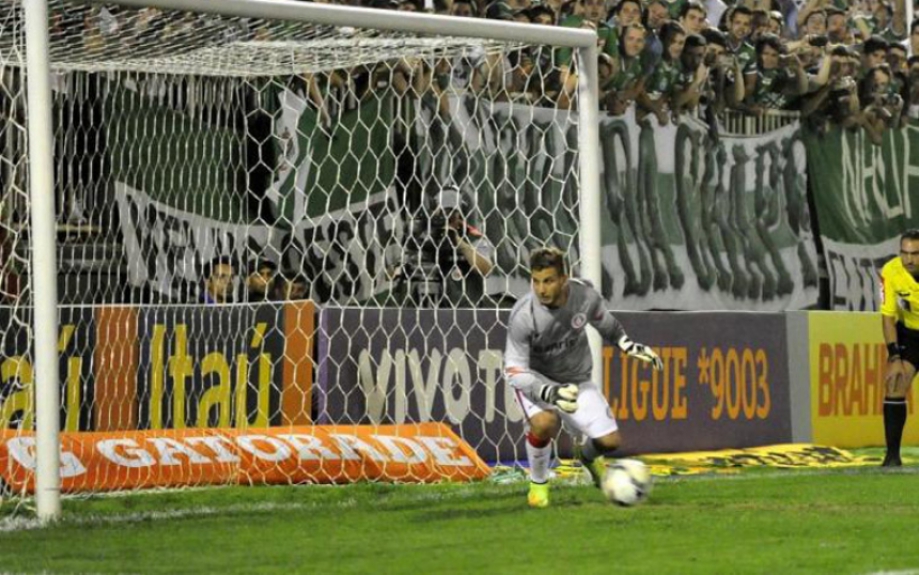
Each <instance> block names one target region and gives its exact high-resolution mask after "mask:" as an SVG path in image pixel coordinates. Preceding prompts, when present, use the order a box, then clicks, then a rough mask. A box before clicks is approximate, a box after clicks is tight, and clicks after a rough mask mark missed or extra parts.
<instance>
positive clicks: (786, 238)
mask: <svg viewBox="0 0 919 575" xmlns="http://www.w3.org/2000/svg"><path fill="white" fill-rule="evenodd" d="M473 104H475V105H473ZM450 109H451V113H450V116H449V118H444V117H443V115H437V114H436V113H435V112H434V111H433V110H431V109H429V108H428V109H425V108H424V107H423V106H422V109H421V111H420V113H419V114H418V116H417V117H418V120H417V125H416V132H418V133H424V134H425V135H426V137H428V138H430V143H429V144H428V145H427V146H425V147H424V148H423V149H422V150H421V152H420V153H419V157H418V164H417V165H418V166H419V168H420V172H421V173H423V174H429V173H433V174H434V177H435V179H436V180H437V181H454V182H461V183H463V182H473V183H474V190H475V195H476V202H477V204H478V211H479V212H480V213H482V214H486V216H485V217H484V222H483V226H482V227H483V231H484V233H485V234H486V235H487V236H488V237H489V239H490V240H491V241H492V243H493V244H494V245H495V246H496V259H497V262H496V264H497V268H498V271H496V272H492V278H491V281H492V282H498V283H499V284H500V282H506V286H507V288H506V291H509V292H512V293H515V294H520V293H522V292H523V291H525V290H526V289H527V285H526V269H525V254H526V253H527V252H528V251H529V250H530V249H532V248H533V247H536V246H539V245H546V244H549V245H555V246H557V247H559V248H561V249H563V250H566V251H568V252H569V254H570V256H571V261H572V262H575V269H576V268H577V262H578V261H579V259H580V257H579V254H578V250H577V246H578V228H579V223H578V219H577V213H578V206H577V204H578V197H579V183H578V181H577V178H576V177H571V176H570V174H571V173H572V172H575V173H576V172H577V170H578V151H577V123H576V120H574V119H569V118H568V112H565V111H561V110H556V109H548V108H534V107H531V106H525V105H519V104H516V103H496V104H493V105H490V106H489V105H483V104H482V103H481V102H473V101H472V100H471V99H468V98H462V97H457V98H454V99H453V101H452V102H451V107H450ZM600 145H601V170H602V174H601V193H602V196H603V213H602V214H601V219H602V223H601V225H602V228H603V229H602V233H603V248H602V257H603V286H602V289H603V293H604V295H605V296H606V297H607V298H608V299H609V300H610V301H611V302H613V305H615V306H616V308H617V309H635V310H643V309H692V310H723V309H743V310H757V311H779V310H785V309H804V308H809V307H813V306H815V305H816V304H817V299H818V286H817V283H818V282H817V265H816V262H817V255H816V247H815V244H814V238H813V233H812V231H811V228H810V214H809V213H808V205H807V201H806V190H807V178H806V169H805V168H806V163H807V157H806V153H805V147H804V145H803V142H802V136H801V129H800V125H799V124H798V123H794V124H792V125H789V126H786V127H784V128H781V129H779V130H776V131H774V132H771V133H769V134H763V135H760V136H756V137H734V136H729V135H725V134H721V135H720V136H719V137H714V136H713V134H712V133H711V132H710V130H709V129H708V127H707V126H705V125H704V124H702V123H700V122H698V121H696V120H694V119H691V118H686V119H684V120H683V121H682V122H680V123H679V124H678V125H672V124H671V125H667V126H663V127H662V126H659V125H657V123H656V121H654V124H653V125H652V124H651V123H649V122H648V121H644V122H637V121H636V119H635V117H634V113H633V112H631V111H630V112H629V113H628V114H627V115H625V116H622V117H610V116H608V115H606V114H603V115H602V116H601V123H600ZM490 291H491V290H490Z"/></svg>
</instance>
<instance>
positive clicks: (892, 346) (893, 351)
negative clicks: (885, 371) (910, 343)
mask: <svg viewBox="0 0 919 575" xmlns="http://www.w3.org/2000/svg"><path fill="white" fill-rule="evenodd" d="M894 356H896V357H900V344H898V343H897V342H893V343H888V344H887V357H888V358H891V357H894Z"/></svg>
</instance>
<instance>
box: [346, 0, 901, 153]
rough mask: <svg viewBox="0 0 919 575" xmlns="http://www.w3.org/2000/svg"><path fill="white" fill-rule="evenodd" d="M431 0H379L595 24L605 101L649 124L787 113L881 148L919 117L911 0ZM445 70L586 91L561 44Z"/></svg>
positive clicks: (480, 82)
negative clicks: (689, 117) (892, 131)
mask: <svg viewBox="0 0 919 575" xmlns="http://www.w3.org/2000/svg"><path fill="white" fill-rule="evenodd" d="M345 1H346V2H347V3H349V4H352V5H354V4H359V2H358V1H357V0H345ZM426 1H427V2H431V0H370V3H369V5H370V6H372V7H377V8H381V9H395V10H404V11H413V12H417V11H428V12H436V13H441V14H450V15H456V16H464V17H473V18H475V17H483V18H491V19H503V20H512V21H514V22H524V23H527V22H528V23H535V24H542V25H557V26H566V27H578V28H590V29H593V30H596V31H597V36H598V45H599V46H598V47H599V52H600V57H599V71H600V87H601V92H602V94H601V98H602V100H601V101H602V102H603V105H604V107H605V108H606V110H607V111H608V112H609V113H611V114H613V115H620V114H623V113H624V112H625V111H626V110H628V109H629V108H630V107H632V106H634V107H635V109H636V113H637V115H638V117H639V119H643V118H649V119H650V118H652V117H653V118H654V119H656V121H657V122H658V123H659V124H666V123H668V122H670V121H674V120H676V119H677V118H678V117H679V116H680V115H681V114H684V113H691V114H696V115H699V116H702V117H706V114H707V113H708V112H713V113H714V114H720V113H721V112H723V111H724V110H734V111H736V112H739V113H742V114H750V115H762V114H764V113H767V112H768V111H770V110H783V111H791V112H800V113H801V116H802V117H803V118H805V120H806V122H807V123H808V124H809V125H810V127H812V128H813V129H815V130H818V131H824V130H826V129H827V128H828V127H829V126H830V125H832V124H837V125H841V126H843V127H846V128H863V129H864V130H865V133H866V134H867V135H868V137H869V138H870V140H871V141H872V142H875V143H879V142H880V141H881V137H882V135H883V132H884V130H886V129H888V128H896V127H899V126H900V125H902V124H903V123H904V122H907V121H917V120H919V20H915V21H913V22H912V24H911V25H908V22H907V9H906V8H907V7H906V4H905V2H907V1H910V0H734V1H732V0H569V1H567V2H565V1H563V0H493V1H492V2H491V3H485V2H484V1H483V0H436V1H434V2H433V3H430V4H428V5H426V4H425V2H426ZM440 66H443V67H444V69H443V70H437V69H435V70H434V71H433V74H432V76H433V77H434V78H435V80H436V79H437V78H438V76H452V77H453V78H454V79H455V78H456V77H462V78H463V79H464V80H463V85H462V86H461V87H462V88H467V87H468V88H471V89H474V90H485V91H488V92H490V94H489V95H490V97H492V98H494V99H501V98H514V99H519V98H523V99H525V100H527V101H529V102H531V103H534V104H537V105H554V106H560V107H569V106H571V105H572V102H573V100H574V98H573V96H574V94H575V91H576V85H577V77H576V69H574V67H573V66H572V58H571V51H570V50H565V49H555V50H548V49H546V48H544V47H530V48H526V49H523V50H521V51H519V52H514V53H511V54H509V55H503V56H502V55H491V56H489V55H484V56H482V57H481V58H479V59H477V60H473V61H469V59H466V61H464V62H456V61H453V62H443V63H442V64H441V65H440ZM458 67H459V68H462V67H466V68H467V70H465V72H464V73H461V74H458V73H457V72H456V70H455V68H458ZM448 71H449V72H450V73H448ZM404 74H405V75H406V76H412V70H410V69H407V70H405V71H404ZM415 75H416V76H423V74H417V73H416V74H415ZM466 79H468V82H467V81H466ZM415 87H416V89H417V85H416V86H415ZM433 87H434V88H435V89H437V88H438V87H439V88H441V91H445V89H446V88H448V87H449V83H448V82H444V81H441V82H439V83H438V82H436V81H435V82H434V83H433ZM454 87H455V86H454ZM708 117H711V116H710V115H709V116H708Z"/></svg>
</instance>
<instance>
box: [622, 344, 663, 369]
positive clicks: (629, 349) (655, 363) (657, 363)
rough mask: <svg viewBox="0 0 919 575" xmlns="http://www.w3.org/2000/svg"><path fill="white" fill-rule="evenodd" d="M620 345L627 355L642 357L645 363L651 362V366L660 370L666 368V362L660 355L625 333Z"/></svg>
mask: <svg viewBox="0 0 919 575" xmlns="http://www.w3.org/2000/svg"><path fill="white" fill-rule="evenodd" d="M618 345H619V349H621V350H622V351H624V352H625V353H626V354H627V355H630V356H632V357H634V358H636V359H640V360H641V361H643V362H645V363H650V364H651V367H653V368H654V369H656V370H658V371H660V370H662V369H664V362H663V361H662V360H661V358H660V356H658V355H657V353H655V351H654V350H653V349H651V348H650V347H648V346H646V345H644V344H643V343H637V342H634V341H632V340H631V339H629V336H627V335H623V336H622V337H621V338H619V342H618Z"/></svg>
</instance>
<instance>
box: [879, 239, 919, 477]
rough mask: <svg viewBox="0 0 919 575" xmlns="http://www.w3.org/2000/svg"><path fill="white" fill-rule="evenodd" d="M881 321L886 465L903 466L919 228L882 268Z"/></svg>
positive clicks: (914, 364) (918, 353)
mask: <svg viewBox="0 0 919 575" xmlns="http://www.w3.org/2000/svg"><path fill="white" fill-rule="evenodd" d="M881 321H882V322H883V328H884V341H885V342H886V343H887V366H886V368H885V371H884V384H885V387H886V394H885V396H884V439H885V441H886V443H887V454H886V455H885V456H884V462H883V463H882V464H881V465H882V466H883V467H900V466H901V465H903V463H902V462H901V461H900V441H901V439H902V438H903V427H904V426H905V425H906V392H907V391H909V386H910V384H911V382H912V381H913V378H915V377H916V370H917V368H919V229H912V230H907V231H906V232H904V233H903V235H902V236H900V254H899V255H898V256H897V257H894V258H893V259H891V260H890V261H888V262H887V263H886V264H884V267H883V268H881Z"/></svg>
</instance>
